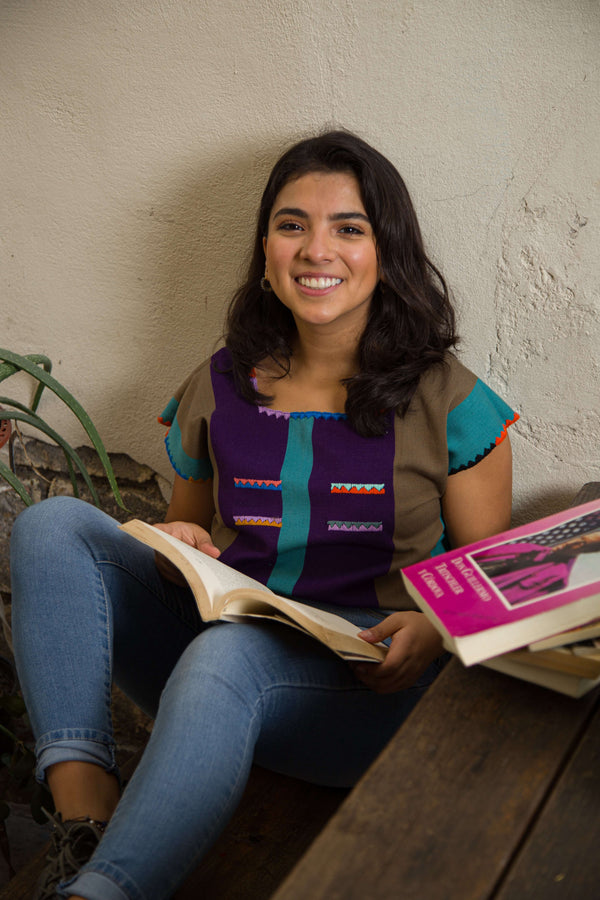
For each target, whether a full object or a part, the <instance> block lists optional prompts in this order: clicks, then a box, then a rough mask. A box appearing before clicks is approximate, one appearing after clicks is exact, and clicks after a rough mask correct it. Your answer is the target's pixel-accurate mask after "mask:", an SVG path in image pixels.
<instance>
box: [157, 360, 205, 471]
mask: <svg viewBox="0 0 600 900" xmlns="http://www.w3.org/2000/svg"><path fill="white" fill-rule="evenodd" d="M213 409H214V399H213V394H212V385H211V378H210V364H209V363H204V364H203V365H202V366H200V367H199V368H198V369H196V370H195V371H194V372H192V374H191V375H190V376H189V377H188V378H187V379H186V380H185V381H184V382H183V384H182V385H181V386H180V387H179V388H178V389H177V391H175V394H174V395H173V397H171V399H170V400H169V402H168V403H167V405H166V407H165V409H164V410H163V412H162V413H161V415H160V416H159V417H158V421H159V422H160V423H161V424H162V425H167V427H168V430H167V433H166V436H165V446H166V449H167V454H168V456H169V460H170V462H171V465H172V466H173V468H174V470H175V472H176V473H177V474H178V475H179V476H180V477H181V478H184V479H185V480H186V481H206V480H207V479H209V478H212V477H213V467H212V463H211V460H210V455H209V449H208V443H209V442H208V430H209V421H210V415H211V413H212V411H213Z"/></svg>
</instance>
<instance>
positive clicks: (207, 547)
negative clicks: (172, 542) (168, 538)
mask: <svg viewBox="0 0 600 900" xmlns="http://www.w3.org/2000/svg"><path fill="white" fill-rule="evenodd" d="M154 527H155V528H158V529H160V531H165V532H166V533H167V534H171V535H172V536H173V537H176V538H179V540H180V541H183V542H184V544H189V545H190V547H195V548H196V550H200V552H201V553H206V555H207V556H212V557H213V559H217V557H218V556H220V555H221V551H220V550H219V548H218V547H215V545H214V544H213V542H212V538H211V536H210V534H209V533H208V531H207V530H206V528H202V526H201V525H196V523H195V522H161V523H160V524H158V525H155V526H154ZM154 558H155V561H156V566H157V568H158V571H159V572H160V574H161V575H164V577H165V578H168V579H169V581H174V582H175V583H176V584H181V585H185V584H186V581H185V579H184V577H183V576H182V574H181V572H180V571H179V569H178V568H177V567H176V566H174V565H173V563H171V562H170V561H169V560H168V559H167V558H166V557H165V556H163V555H162V554H161V553H155V555H154Z"/></svg>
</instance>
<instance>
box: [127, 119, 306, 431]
mask: <svg viewBox="0 0 600 900" xmlns="http://www.w3.org/2000/svg"><path fill="white" fill-rule="evenodd" d="M292 140H294V137H293V136H292V138H291V140H290V139H287V138H286V139H285V140H282V141H281V142H279V143H276V142H275V141H274V142H273V143H272V144H270V145H268V146H266V147H265V145H264V144H260V145H259V144H258V143H257V144H256V145H255V146H248V145H246V146H245V147H244V150H243V151H241V150H240V149H239V147H235V148H223V147H222V146H219V147H217V148H215V154H214V158H213V159H211V161H210V162H209V163H206V162H205V161H203V160H202V161H198V162H190V161H187V160H186V161H185V162H182V163H181V165H180V166H179V169H178V171H177V174H176V175H173V174H168V175H165V176H164V178H161V179H160V180H159V179H158V178H157V179H156V180H155V183H154V184H153V185H151V187H150V189H149V190H148V196H147V202H145V203H144V204H143V205H140V206H139V207H138V208H136V209H135V210H131V218H130V220H129V224H130V226H131V227H130V232H129V233H128V234H123V235H122V240H123V242H124V244H125V245H126V247H127V253H128V254H129V256H130V258H131V260H132V261H134V271H135V275H134V278H135V281H136V283H135V284H132V289H133V291H134V292H135V296H136V299H137V303H136V305H135V309H134V308H133V307H132V309H131V310H130V311H129V312H128V311H127V310H125V311H124V313H123V321H122V323H121V328H122V341H123V342H124V344H125V345H126V346H124V352H126V353H127V355H128V357H129V362H128V364H127V379H126V383H125V384H124V385H122V386H121V388H120V390H119V396H118V403H119V405H120V407H121V408H122V409H124V410H127V411H128V412H129V414H130V415H131V416H133V417H135V419H136V421H138V422H139V416H140V413H141V415H142V417H147V416H150V419H148V420H146V418H144V425H146V424H147V421H148V422H149V423H150V425H153V423H155V422H156V416H157V415H158V414H159V413H160V412H161V410H162V408H163V406H164V405H165V404H166V402H167V401H168V399H169V398H170V396H171V394H172V392H173V390H174V389H175V388H176V387H177V385H178V384H179V383H180V382H181V381H182V380H183V378H184V377H185V376H186V375H187V374H189V372H190V371H191V370H192V368H194V367H195V366H196V365H198V364H199V363H201V362H202V361H203V360H204V359H205V358H207V357H208V356H209V355H210V354H211V353H212V352H213V351H214V349H215V347H216V345H217V344H218V342H219V340H220V338H221V335H222V329H223V322H224V316H225V312H226V309H227V307H228V305H229V301H230V300H231V297H232V296H233V293H234V291H235V290H236V288H237V286H238V283H239V281H240V279H241V276H242V274H243V272H244V270H245V266H246V263H247V260H248V257H249V253H250V250H251V247H252V242H253V237H254V230H255V227H256V214H257V210H258V205H259V202H260V198H261V195H262V191H263V188H264V185H265V183H266V179H267V177H268V174H269V172H270V170H271V168H272V165H273V163H274V162H275V160H276V159H277V158H278V156H279V155H280V153H281V151H282V149H284V148H285V147H286V146H288V145H289V143H291V141H292ZM140 309H141V310H143V314H142V316H140V314H139V310H140ZM140 401H141V402H140ZM150 425H149V426H148V433H149V434H150V430H149V429H150ZM140 427H144V426H142V423H140ZM159 442H160V438H158V440H157V441H156V443H157V445H158V443H159Z"/></svg>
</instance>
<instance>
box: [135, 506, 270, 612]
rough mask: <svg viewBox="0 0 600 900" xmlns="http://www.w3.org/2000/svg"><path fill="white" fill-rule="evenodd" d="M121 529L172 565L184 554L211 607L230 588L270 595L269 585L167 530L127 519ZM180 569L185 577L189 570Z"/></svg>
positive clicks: (215, 604)
mask: <svg viewBox="0 0 600 900" xmlns="http://www.w3.org/2000/svg"><path fill="white" fill-rule="evenodd" d="M121 528H122V529H123V530H124V531H128V532H129V533H130V534H132V535H133V536H134V537H136V538H138V540H141V541H143V542H144V543H146V544H148V545H149V546H150V547H152V548H153V549H154V550H157V551H158V552H159V553H163V555H165V556H167V557H168V558H169V559H170V560H171V561H172V562H173V563H174V564H175V565H177V563H178V557H183V558H184V560H186V561H187V563H188V564H189V565H190V566H191V567H192V569H193V570H194V571H195V572H197V574H198V575H199V576H200V578H201V580H202V583H203V585H204V588H205V591H206V594H207V595H208V597H209V599H210V602H211V606H212V607H213V608H216V607H218V606H219V604H220V601H221V600H222V599H223V597H224V596H225V595H226V594H227V593H228V592H229V591H232V590H237V589H240V588H246V589H251V590H255V591H262V592H263V593H265V594H268V595H271V594H272V591H270V590H269V588H268V587H265V585H264V584H261V582H260V581H255V580H254V579H253V578H248V576H247V575H243V574H242V573H241V572H238V571H237V570H236V569H232V568H231V566H227V565H225V563H222V562H219V560H218V559H214V558H213V557H212V556H208V555H207V554H206V553H203V552H202V551H201V550H197V549H196V548H195V547H190V545H189V544H186V543H184V542H183V541H180V540H179V539H178V538H175V537H173V536H172V535H170V534H168V533H167V532H166V531H162V529H160V528H154V526H152V525H148V524H147V523H146V522H141V521H138V520H133V521H131V522H127V523H126V524H125V525H122V526H121ZM165 544H167V546H165ZM171 547H173V548H174V550H175V551H176V553H175V554H173V553H172V552H171V550H170V548H171ZM182 571H183V574H184V576H185V577H186V578H187V577H188V573H187V572H186V571H185V570H182ZM188 580H189V579H188ZM192 586H193V585H192Z"/></svg>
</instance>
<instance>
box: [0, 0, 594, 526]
mask: <svg viewBox="0 0 600 900" xmlns="http://www.w3.org/2000/svg"><path fill="white" fill-rule="evenodd" d="M599 63H600V4H599V3H598V2H597V0H503V2H492V3H486V2H482V0H445V2H444V0H414V2H409V0H370V2H365V0H245V2H244V3H239V2H237V0H128V2H127V3H124V2H122V0H94V2H92V0H3V2H2V3H0V70H1V79H0V99H1V110H2V114H1V128H2V139H1V146H2V150H1V154H2V163H1V165H0V185H1V192H2V203H1V208H0V217H1V218H0V278H1V280H2V290H1V293H0V306H1V311H2V319H1V322H2V330H1V339H0V346H6V347H9V348H11V349H13V350H18V351H20V352H33V351H37V352H44V353H47V354H48V355H49V356H50V357H51V358H52V359H53V360H54V361H55V374H56V375H57V377H59V378H60V379H61V380H62V381H63V382H64V383H65V384H66V385H67V386H69V387H70V388H71V389H72V390H73V391H74V393H75V394H76V395H77V397H78V398H79V399H80V400H81V401H82V402H83V404H84V405H85V406H86V407H87V409H88V411H89V412H90V414H91V416H92V418H93V419H94V421H95V422H96V424H97V426H98V427H99V429H100V431H101V433H102V435H103V437H104V439H105V441H106V443H107V445H108V447H109V449H110V450H112V451H121V452H125V453H128V454H130V455H131V456H133V457H134V458H136V459H137V460H138V461H140V462H144V463H147V464H149V465H151V466H153V467H154V468H156V469H158V470H160V471H161V472H163V473H164V474H165V476H168V475H169V468H168V465H167V463H166V459H165V456H164V453H163V449H162V435H161V429H160V428H159V427H158V426H157V425H156V423H155V416H156V413H157V412H158V411H160V409H161V408H162V405H163V403H164V402H166V400H167V399H168V397H169V395H170V393H171V390H172V388H173V387H174V386H175V385H177V383H178V382H179V381H180V380H181V379H182V378H183V377H184V375H185V374H186V373H187V372H188V371H189V369H190V368H191V367H192V366H194V365H195V364H196V363H197V362H198V361H200V360H201V359H202V358H203V357H204V356H205V355H206V354H208V353H209V352H210V350H211V348H212V346H213V343H214V341H215V339H217V338H218V336H219V332H220V325H221V321H222V314H223V310H224V307H225V305H226V303H227V301H228V298H229V296H230V294H231V291H232V289H233V287H234V285H235V283H236V279H237V274H238V272H239V268H240V265H241V264H242V262H243V259H244V256H245V252H246V248H247V246H248V241H249V237H250V234H251V231H252V227H253V222H252V219H253V214H254V209H255V205H256V202H257V198H258V195H259V192H260V190H261V186H262V183H263V181H264V178H265V175H266V173H267V171H268V169H269V167H270V165H271V164H272V162H273V161H274V159H275V158H276V156H277V154H278V152H279V150H280V149H281V148H282V147H283V146H285V145H286V144H287V143H288V142H289V141H290V140H291V139H294V138H296V137H298V136H300V135H302V134H304V133H306V132H307V131H310V130H314V129H317V128H320V127H322V126H323V125H326V124H337V125H344V126H347V127H349V128H352V129H355V130H357V131H358V132H359V133H361V134H362V135H363V136H364V137H366V138H367V139H368V140H371V141H372V142H373V143H374V144H375V145H376V146H378V147H379V148H380V149H381V150H382V151H383V152H384V153H386V154H387V155H388V156H389V157H390V158H391V159H392V160H393V161H394V162H395V163H396V165H397V166H398V168H399V170H400V171H401V172H402V174H403V175H404V177H405V179H406V181H407V183H408V185H409V188H410V190H411V192H412V194H413V197H414V200H415V204H416V206H417V210H418V212H419V215H420V217H421V222H422V226H423V230H424V233H425V235H426V238H427V242H428V245H429V248H430V250H431V253H432V255H433V257H434V258H435V259H436V261H437V262H438V263H439V265H440V266H441V268H442V269H443V271H444V272H445V274H446V275H447V277H448V279H449V281H450V283H451V285H452V287H453V290H454V294H455V297H456V301H457V304H458V308H459V313H460V322H461V332H462V335H463V359H464V360H465V361H466V362H467V364H469V365H471V367H473V368H474V369H475V370H476V371H477V372H478V374H480V375H481V376H482V377H484V378H485V379H487V380H488V381H489V382H490V384H491V385H492V386H493V387H495V388H496V389H498V390H499V391H500V392H501V393H502V394H503V395H504V396H505V397H506V399H508V400H509V401H510V402H512V403H513V404H515V405H516V406H517V408H518V409H519V410H520V412H521V414H522V422H521V424H520V425H519V426H518V427H517V429H514V430H513V432H514V433H513V444H514V447H515V457H516V484H515V495H516V501H517V504H516V505H517V514H518V515H527V516H528V515H533V514H537V513H540V512H543V511H546V510H547V511H551V510H552V509H554V508H556V506H558V505H560V504H561V503H562V502H564V500H565V499H568V498H569V497H570V495H571V494H572V492H573V491H574V490H576V488H577V487H578V486H579V485H580V484H581V483H582V482H584V481H587V480H592V479H594V480H595V479H599V480H600V465H599V462H600V459H599V456H600V453H599V451H598V447H599V446H600V418H599V413H600V409H599V405H598V393H599V382H600V373H599V362H598V360H599V359H600V352H599V351H600V326H599V324H598V309H599V306H600V297H599V288H598V285H599V283H600V277H599V276H600V265H599V262H598V246H599V243H600V198H599V194H600V152H599V150H598V147H599V146H600V65H599ZM4 387H5V386H3V388H4ZM1 392H2V389H0V393H1ZM44 404H45V405H44V413H45V415H46V416H47V417H48V418H51V419H55V420H56V421H57V423H58V425H59V426H60V427H61V428H63V429H64V430H65V431H66V432H67V433H68V434H69V436H70V437H71V439H73V440H75V441H77V440H78V439H79V437H80V435H79V432H78V431H77V430H76V429H75V428H72V427H71V425H70V423H69V422H68V420H67V419H66V418H65V417H62V416H61V414H60V411H59V410H58V409H57V408H55V404H54V403H53V401H52V399H51V398H48V399H47V400H45V401H44Z"/></svg>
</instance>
